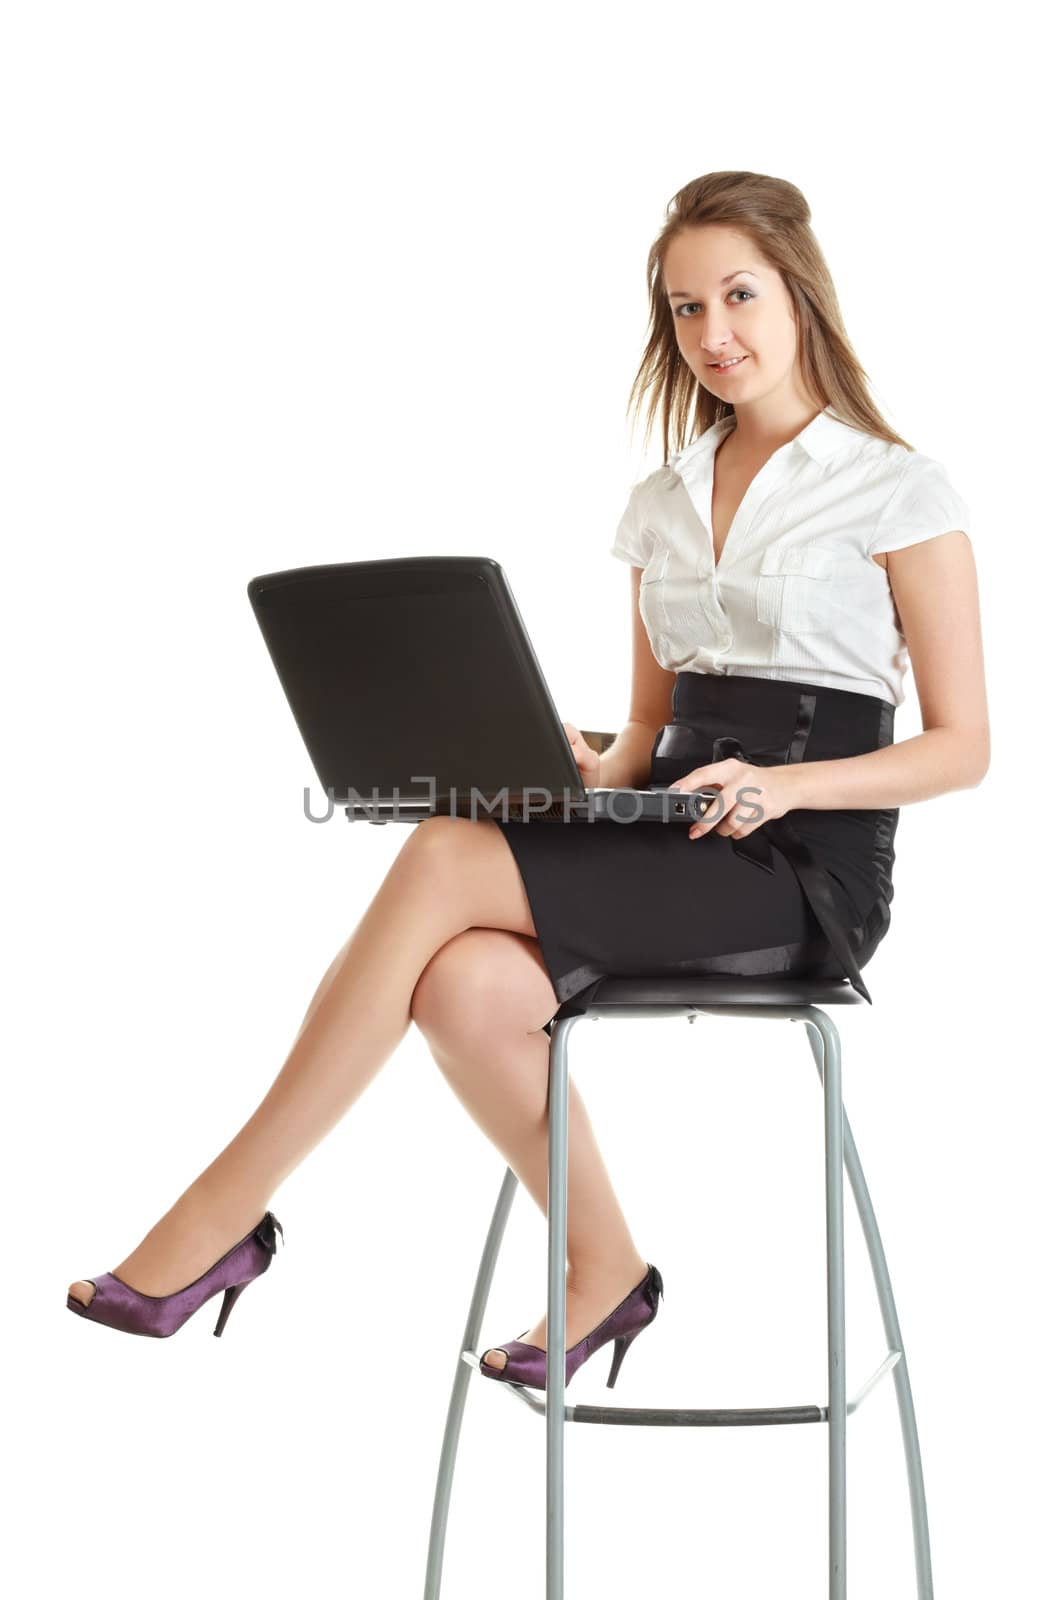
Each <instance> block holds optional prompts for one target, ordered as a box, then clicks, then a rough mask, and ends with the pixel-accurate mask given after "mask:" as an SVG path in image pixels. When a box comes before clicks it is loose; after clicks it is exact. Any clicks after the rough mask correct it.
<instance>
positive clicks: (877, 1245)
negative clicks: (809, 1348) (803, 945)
mask: <svg viewBox="0 0 1060 1600" xmlns="http://www.w3.org/2000/svg"><path fill="white" fill-rule="evenodd" d="M822 1015H823V1014H822V1013H821V1012H819V1011H818V1010H817V1009H816V1008H813V1022H812V1023H811V1022H809V1021H807V1023H806V1033H807V1036H808V1037H809V1040H810V1048H811V1050H812V1051H813V1057H814V1061H815V1063H816V1066H817V1072H818V1076H819V1077H820V1078H821V1081H822V1083H823V1084H825V1080H826V1075H827V1034H826V1031H825V1030H824V1029H822V1028H821V1027H820V1026H819V1025H818V1023H817V1018H818V1017H820V1016H822ZM825 1020H826V1021H827V1022H828V1024H829V1027H830V1028H831V1027H832V1024H831V1020H830V1019H828V1018H827V1017H826V1018H825ZM825 1086H826V1093H827V1085H825ZM841 1115H842V1126H843V1159H844V1162H845V1164H846V1171H847V1176H848V1177H849V1179H850V1187H851V1190H852V1192H853V1195H854V1200H855V1202H856V1204H857V1208H858V1216H859V1217H860V1219H861V1227H862V1231H863V1232H864V1235H865V1244H866V1247H867V1249H868V1252H869V1260H870V1262H871V1263H872V1275H873V1278H874V1279H875V1282H876V1296H877V1299H878V1300H879V1303H880V1313H881V1316H882V1317H883V1327H884V1333H885V1335H886V1338H887V1345H888V1349H889V1350H890V1351H893V1352H896V1353H897V1354H898V1355H899V1356H900V1360H898V1361H897V1362H896V1363H895V1365H894V1367H893V1368H892V1373H893V1376H894V1384H895V1394H896V1397H897V1400H898V1415H899V1419H900V1422H901V1427H902V1443H903V1446H904V1449H905V1466H906V1476H907V1478H908V1481H909V1504H910V1510H911V1512H912V1518H913V1548H914V1553H915V1558H916V1592H917V1600H933V1597H934V1592H935V1591H934V1584H933V1581H932V1576H931V1545H930V1541H929V1538H928V1521H927V1501H926V1498H925V1494H924V1472H923V1466H922V1464H921V1460H920V1440H919V1437H918V1435H917V1427H916V1414H915V1412H914V1410H913V1391H912V1388H911V1386H910V1382H909V1364H908V1361H907V1359H906V1353H905V1346H904V1345H903V1343H902V1334H901V1329H900V1328H899V1326H898V1312H897V1309H896V1307H895V1303H894V1294H893V1292H892V1289H891V1279H890V1274H889V1273H888V1271H887V1261H886V1258H885V1256H884V1253H883V1243H882V1240H881V1239H880V1231H879V1228H878V1227H877V1225H876V1215H875V1212H874V1211H873V1208H872V1201H871V1200H870V1198H869V1190H868V1185H867V1184H866V1182H865V1174H864V1172H863V1171H862V1166H861V1161H860V1160H859V1158H858V1152H857V1146H856V1145H855V1143H854V1135H853V1134H852V1132H851V1131H850V1123H849V1121H848V1120H847V1115H846V1112H845V1111H842V1112H841ZM831 1404H832V1399H831V1392H829V1407H831Z"/></svg>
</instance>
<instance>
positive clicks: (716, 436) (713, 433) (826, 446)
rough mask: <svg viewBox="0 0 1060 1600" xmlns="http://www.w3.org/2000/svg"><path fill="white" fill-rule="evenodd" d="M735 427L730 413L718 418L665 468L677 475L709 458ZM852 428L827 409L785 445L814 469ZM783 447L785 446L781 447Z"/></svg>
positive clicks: (837, 449)
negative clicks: (796, 449) (794, 448)
mask: <svg viewBox="0 0 1060 1600" xmlns="http://www.w3.org/2000/svg"><path fill="white" fill-rule="evenodd" d="M735 426H736V415H735V413H734V412H730V413H729V415H728V416H725V417H719V418H718V420H717V422H715V423H713V424H712V425H711V426H710V427H709V428H707V430H706V431H705V432H704V433H701V434H699V436H698V437H697V438H695V439H693V440H692V443H691V444H688V445H686V446H685V447H684V449H683V450H679V451H678V452H677V454H676V455H675V456H671V457H670V460H669V461H668V462H667V466H669V467H672V468H673V470H674V471H675V472H677V473H678V474H680V472H681V469H682V468H683V467H685V466H686V465H688V464H689V463H690V462H691V461H693V460H698V458H699V457H700V456H702V457H703V458H704V460H706V459H709V457H710V456H711V455H713V453H714V452H715V451H716V450H717V448H718V446H719V445H720V444H721V441H722V440H723V439H724V438H725V436H726V434H729V433H731V432H732V430H733V428H734V427H735ZM857 432H858V430H857V429H856V428H851V427H850V426H849V424H847V423H845V422H842V421H841V420H840V419H839V417H837V416H836V414H835V412H834V411H833V410H832V409H831V407H830V406H826V407H825V408H824V410H823V411H819V412H818V413H817V415H816V416H815V417H812V418H811V419H810V421H809V422H808V423H807V424H806V426H805V427H804V428H803V429H802V432H801V433H797V434H796V435H795V437H794V439H790V440H789V441H788V443H789V444H792V445H797V446H798V447H799V448H800V449H801V450H803V451H804V452H805V454H806V455H808V456H809V457H810V459H811V461H815V462H816V463H817V465H818V466H820V467H823V466H826V465H827V464H828V462H829V461H831V460H832V459H833V458H834V457H835V456H836V455H837V454H838V453H839V452H840V451H841V450H843V449H844V448H846V447H847V446H849V444H850V442H851V439H852V436H854V435H855V434H857ZM782 448H785V447H782Z"/></svg>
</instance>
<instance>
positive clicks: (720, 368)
mask: <svg viewBox="0 0 1060 1600" xmlns="http://www.w3.org/2000/svg"><path fill="white" fill-rule="evenodd" d="M746 360H747V357H746V356H734V357H733V358H732V359H731V360H730V361H708V363H707V365H708V366H709V367H710V369H711V371H712V372H727V371H728V370H729V368H730V367H738V366H739V365H740V363H741V361H746Z"/></svg>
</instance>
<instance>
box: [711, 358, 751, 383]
mask: <svg viewBox="0 0 1060 1600" xmlns="http://www.w3.org/2000/svg"><path fill="white" fill-rule="evenodd" d="M746 360H747V357H746V356H740V357H739V359H738V360H737V361H736V362H735V363H734V364H733V365H732V366H724V367H722V366H719V365H718V363H717V362H715V361H711V362H709V363H708V365H709V366H710V370H711V372H716V373H717V374H718V377H719V378H724V377H726V376H727V375H728V373H730V372H737V371H738V370H739V368H740V367H742V366H743V364H744V362H745V361H746Z"/></svg>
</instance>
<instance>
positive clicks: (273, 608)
mask: <svg viewBox="0 0 1060 1600" xmlns="http://www.w3.org/2000/svg"><path fill="white" fill-rule="evenodd" d="M247 593H248V595H249V597H250V602H251V605H252V607H253V609H254V615H255V617H256V618H257V621H258V624H259V626H260V628H261V631H262V634H263V636H264V639H265V643H266V645H267V647H268V650H269V654H270V656H271V658H272V662H273V665H274V667H275V668H276V672H277V674H278V676H279V679H280V683H281V685H282V686H283V690H284V693H285V694H286V696H287V700H288V703H289V705H290V707H291V711H292V712H293V714H294V719H295V722H296V723H297V725H298V729H299V732H300V733H301V735H302V739H303V740H304V742H305V746H306V749H307V750H308V752H309V756H310V759H311V761H312V763H313V767H314V769H315V771H316V775H317V777H318V778H319V780H320V783H321V786H322V788H323V789H324V791H325V793H326V794H327V796H328V797H329V800H330V801H331V802H332V803H333V804H334V805H335V806H342V807H343V808H344V809H345V812H346V815H347V817H349V818H350V820H361V819H363V820H367V821H370V822H400V821H407V822H415V821H419V820H421V819H422V818H424V817H427V816H433V815H437V814H448V815H453V816H492V817H497V818H501V819H505V818H509V817H516V818H519V819H521V820H527V821H530V820H542V821H571V822H574V821H581V822H588V821H595V820H599V819H603V818H608V819H610V820H612V821H623V822H635V821H677V822H684V823H690V822H692V821H694V820H695V819H696V818H697V817H699V816H702V815H704V814H705V813H706V812H707V811H708V810H709V807H710V804H711V801H712V798H713V791H710V790H705V791H701V792H698V793H685V792H683V791H682V790H679V789H667V788H664V787H662V786H659V785H656V786H655V787H653V788H651V789H646V790H645V789H640V790H637V789H589V790H587V789H586V788H585V784H584V781H583V779H582V775H581V773H580V772H579V770H578V766H577V763H576V761H575V759H574V754H573V751H572V750H571V747H570V742H569V740H568V738H567V734H566V732H565V730H564V727H563V723H562V721H561V719H560V717H559V715H558V714H557V711H556V707H555V705H554V704H553V701H552V696H551V695H550V693H549V691H548V686H547V684H546V683H545V679H544V677H543V675H542V672H541V668H540V666H539V664H538V660H537V657H536V655H535V654H534V650H533V646H532V645H531V643H530V640H529V638H528V636H527V632H526V629H525V627H524V625H523V621H522V618H521V617H520V615H519V610H518V607H517V606H516V603H515V597H514V596H513V594H512V591H511V588H510V586H509V584H508V580H507V578H506V577H505V574H504V572H503V570H502V569H501V567H500V566H499V564H498V563H497V562H496V561H494V560H492V559H491V558H490V557H488V556H411V557H403V558H400V559H393V560H382V561H348V562H340V563H332V564H330V565H324V566H313V567H294V568H291V569H289V570H288V571H285V572H271V573H267V574H265V575H263V576H261V577H257V578H252V579H251V581H250V583H249V584H248V585H247Z"/></svg>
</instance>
